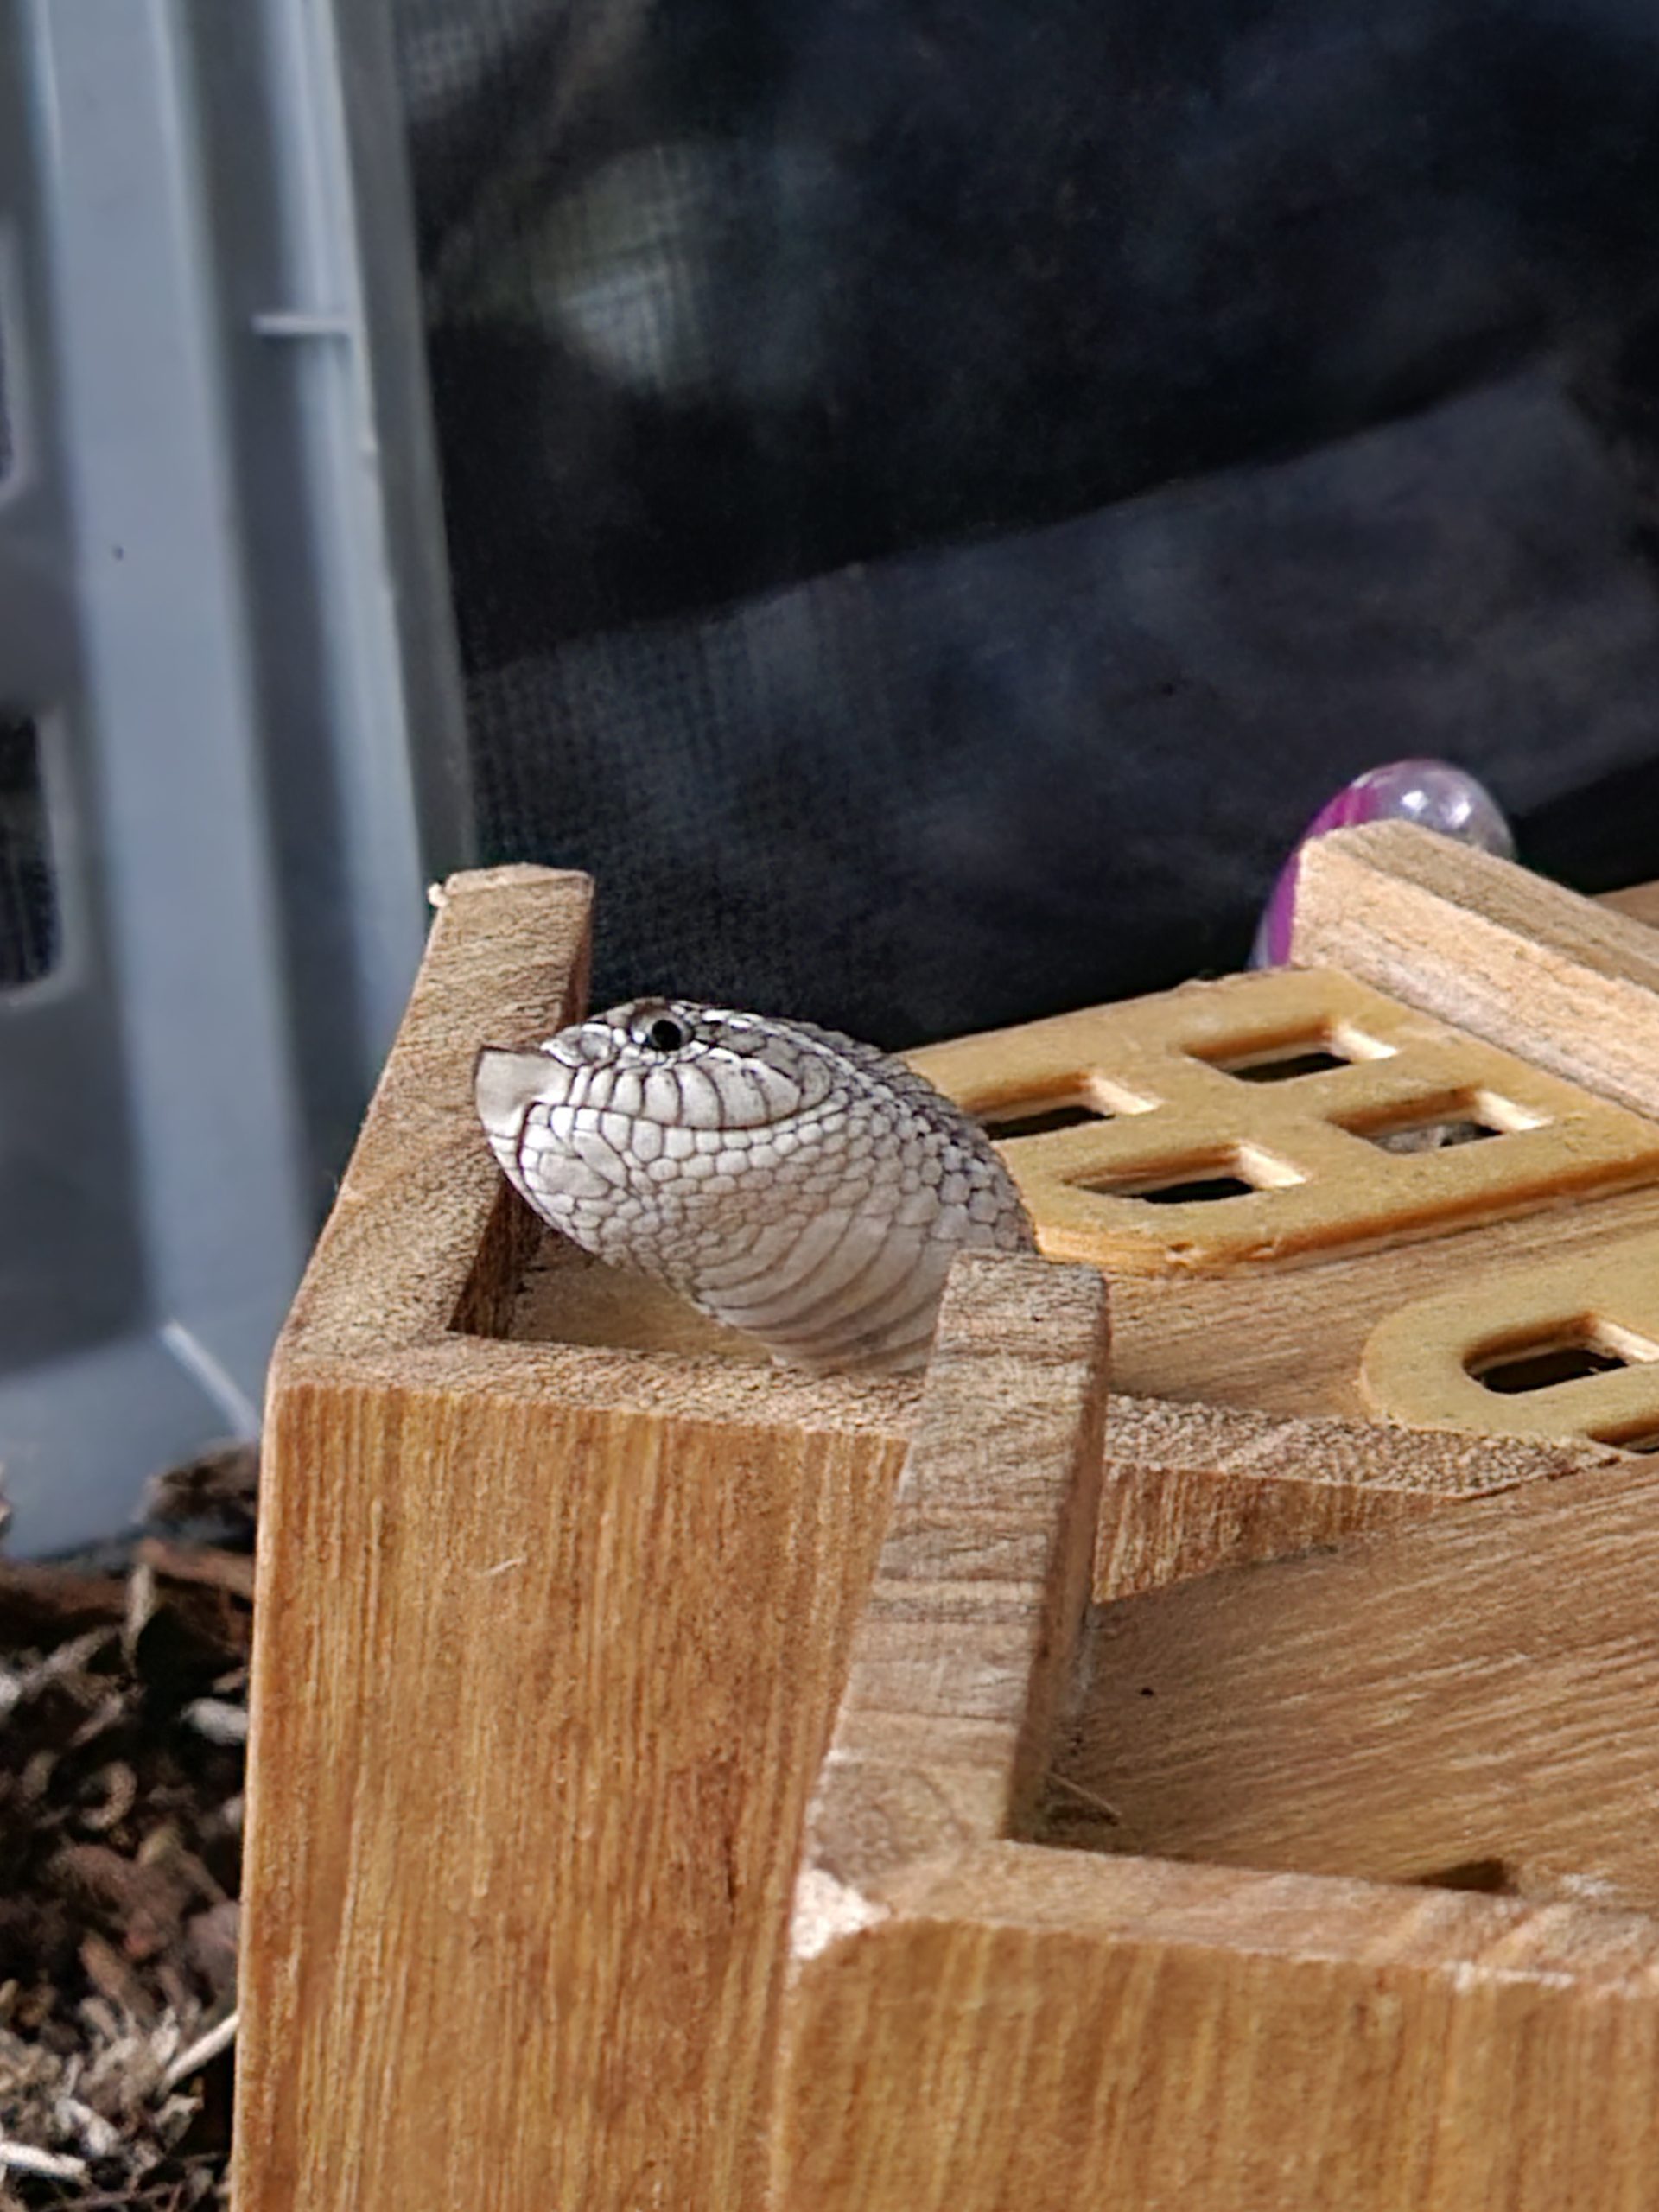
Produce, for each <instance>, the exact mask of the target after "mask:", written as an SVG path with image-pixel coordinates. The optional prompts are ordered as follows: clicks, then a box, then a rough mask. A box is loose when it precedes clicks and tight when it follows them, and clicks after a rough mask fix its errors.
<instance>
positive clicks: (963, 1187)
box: [474, 998, 1035, 1370]
mask: <svg viewBox="0 0 1659 2212" xmlns="http://www.w3.org/2000/svg"><path fill="white" fill-rule="evenodd" d="M474 1096H475V1100H476V1103H477V1108H478V1112H479V1116H480V1120H481V1121H482V1122H483V1124H484V1128H485V1130H486V1134H487V1135H488V1137H489V1140H490V1143H491V1146H492V1147H493V1150H494V1153H495V1156H496V1158H497V1160H499V1163H500V1165H501V1166H502V1168H503V1170H504V1171H505V1173H506V1175H507V1177H508V1178H509V1179H510V1180H511V1181H512V1184H513V1185H514V1186H515V1188H516V1189H517V1190H518V1192H520V1194H521V1195H522V1196H523V1197H524V1198H525V1199H526V1200H527V1201H528V1202H529V1204H530V1205H531V1206H532V1207H533V1208H534V1209H535V1211H537V1213H538V1214H539V1215H541V1217H543V1220H545V1221H547V1222H549V1223H550V1224H551V1225H552V1226H553V1227H554V1228H555V1229H556V1230H560V1231H561V1232H562V1233H563V1235H564V1236H568V1237H569V1238H570V1239H571V1240H572V1242H573V1243H576V1244H579V1245H581V1246H582V1248H583V1249H585V1250H586V1251H588V1252H591V1253H592V1254H594V1256H595V1257H596V1258H598V1259H601V1260H603V1261H607V1262H612V1263H613V1264H615V1265H618V1266H621V1267H626V1268H634V1269H636V1270H638V1271H639V1272H640V1273H642V1274H648V1275H653V1276H655V1277H656V1278H658V1281H662V1282H664V1283H666V1284H668V1285H669V1286H670V1287H671V1288H672V1289H674V1290H676V1291H677V1292H678V1293H679V1294H681V1295H682V1296H683V1297H685V1298H687V1299H689V1300H690V1301H691V1303H692V1304H693V1305H695V1306H699V1307H701V1308H702V1311H703V1312H704V1313H709V1314H712V1315H713V1316H714V1317H715V1319H717V1320H720V1321H723V1322H726V1323H728V1325H732V1326H734V1327H736V1328H739V1329H743V1330H746V1331H747V1332H749V1333H750V1334H751V1335H752V1336H753V1337H755V1338H758V1339H759V1340H760V1342H761V1343H763V1344H765V1345H766V1347H767V1349H768V1350H769V1351H771V1352H772V1356H773V1357H774V1358H776V1359H778V1360H780V1361H782V1362H784V1363H787V1364H790V1365H796V1366H803V1367H809V1368H817V1369H855V1368H866V1369H889V1370H900V1369H905V1368H910V1367H917V1366H920V1365H921V1364H922V1363H924V1361H925V1358H926V1357H927V1349H928V1345H929V1344H930V1342H931V1338H932V1334H933V1328H934V1324H935V1321H936V1319H937V1318H938V1305H939V1299H940V1295H941V1294H942V1292H943V1290H944V1277H945V1272H946V1270H947V1268H949V1266H950V1262H951V1260H952V1258H953V1257H954V1256H955V1255H956V1254H957V1252H959V1251H961V1250H962V1249H963V1248H964V1247H967V1246H974V1245H978V1246H989V1247H993V1248H995V1249H999V1250H1001V1251H1009V1252H1011V1251H1029V1250H1033V1249H1035V1239H1034V1236H1033V1231H1032V1225H1031V1221H1030V1217H1029V1216H1028V1215H1027V1211H1026V1209H1025V1206H1024V1205H1023V1203H1022V1202H1021V1199H1020V1193H1019V1191H1018V1190H1017V1188H1016V1187H1015V1185H1014V1179H1013V1178H1012V1177H1011V1176H1010V1175H1009V1173H1008V1171H1007V1168H1006V1167H1005V1166H1003V1165H1002V1162H1001V1160H1000V1159H999V1158H998V1156H997V1154H996V1153H995V1151H994V1149H993V1148H992V1146H991V1143H990V1141H989V1139H988V1137H987V1136H986V1135H985V1134H984V1132H983V1131H982V1129H981V1128H979V1127H978V1125H977V1124H976V1122H972V1121H970V1120H969V1117H968V1116H966V1115H965V1114H963V1112H962V1111H961V1109H959V1108H958V1107H957V1106H955V1105H953V1104H952V1103H950V1100H949V1099H947V1098H945V1097H944V1096H941V1094H940V1093H939V1092H938V1091H937V1090H935V1089H934V1088H933V1086H932V1084H930V1083H928V1082H926V1081H925V1079H924V1078H923V1077H920V1076H918V1075H917V1074H916V1073H915V1072H914V1071H912V1070H911V1069H910V1068H907V1067H906V1066H905V1065H903V1064H902V1062H900V1061H898V1060H895V1059H892V1058H888V1057H887V1055H886V1054H885V1053H882V1052H878V1051H876V1049H875V1048H874V1046H869V1045H862V1044H859V1043H857V1042H855V1040H854V1039H851V1038H849V1037H842V1036H839V1035H837V1034H836V1033H835V1032H833V1031H830V1030H826V1029H819V1028H816V1027H812V1026H810V1024H808V1023H805V1022H799V1021H785V1020H773V1019H771V1018H769V1017H766V1016H763V1015H760V1014H742V1013H737V1012H734V1011H733V1010H731V1009H729V1008H727V1007H708V1006H699V1005H695V1004H692V1003H691V1002H690V1001H686V1000H683V999H663V998H651V999H638V1000H635V1001H632V1002H631V1003H630V1004H628V1005H626V1006H620V1007H613V1009H612V1010H611V1011H610V1012H609V1013H607V1014H596V1015H594V1016H593V1017H592V1018H591V1019H590V1020H587V1021H582V1022H578V1023H576V1024H575V1025H574V1026H573V1027H570V1028H569V1029H563V1030H561V1031H560V1032H559V1033H558V1034H557V1035H556V1036H555V1037H550V1038H549V1039H547V1040H546V1042H545V1043H543V1044H542V1045H539V1046H535V1047H534V1048H532V1049H528V1050H505V1049H501V1048H499V1047H495V1046H487V1047H486V1049H485V1050H484V1051H483V1052H480V1055H479V1058H478V1064H477V1069H476V1073H475V1078H474Z"/></svg>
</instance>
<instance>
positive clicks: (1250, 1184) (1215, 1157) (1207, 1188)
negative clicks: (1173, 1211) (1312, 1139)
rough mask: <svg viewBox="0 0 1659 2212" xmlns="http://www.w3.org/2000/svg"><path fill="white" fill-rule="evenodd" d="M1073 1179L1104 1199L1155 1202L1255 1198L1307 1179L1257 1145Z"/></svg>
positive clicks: (1178, 1203) (1172, 1203)
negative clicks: (1259, 1149)
mask: <svg viewBox="0 0 1659 2212" xmlns="http://www.w3.org/2000/svg"><path fill="white" fill-rule="evenodd" d="M1305 1180H1306V1177H1304V1176H1303V1175H1302V1174H1301V1173H1300V1172H1299V1171H1298V1170H1297V1169H1296V1168H1294V1167H1292V1166H1289V1165H1288V1163H1287V1162H1286V1161H1285V1160H1275V1159H1274V1158H1273V1156H1272V1155H1271V1154H1268V1153H1265V1152H1258V1151H1257V1150H1256V1149H1255V1147H1254V1146H1253V1145H1238V1146H1236V1147H1233V1149H1232V1150H1230V1151H1228V1152H1220V1153H1206V1154H1198V1155H1193V1154H1189V1155H1188V1156H1187V1157H1186V1158H1185V1159H1184V1160H1169V1161H1167V1162H1166V1163H1165V1165H1164V1166H1161V1167H1156V1168H1147V1167H1146V1166H1141V1167H1138V1168H1128V1169H1125V1170H1124V1171H1123V1172H1122V1173H1121V1174H1093V1175H1088V1176H1081V1175H1080V1176H1077V1177H1076V1178H1074V1179H1072V1186H1073V1188H1074V1189H1077V1190H1081V1191H1097V1192H1100V1193H1101V1195H1102V1196H1103V1197H1106V1198H1138V1199H1140V1200H1141V1202H1142V1203H1143V1204H1144V1205H1154V1206H1185V1205H1216V1204H1217V1203H1218V1202H1220V1201H1222V1200H1224V1199H1227V1198H1255V1196H1256V1195H1257V1194H1258V1193H1259V1192H1263V1191H1281V1190H1287V1189H1289V1188H1290V1186H1291V1185H1293V1184H1296V1183H1300V1182H1304V1181H1305Z"/></svg>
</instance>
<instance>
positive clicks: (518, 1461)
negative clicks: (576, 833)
mask: <svg viewBox="0 0 1659 2212" xmlns="http://www.w3.org/2000/svg"><path fill="white" fill-rule="evenodd" d="M588 897H589V893H588V886H587V885H586V883H585V882H584V881H583V880H582V879H580V878H573V877H569V876H558V875H556V874H551V873H550V872H548V871H542V870H500V871H492V872H489V873H487V874H481V875H474V876H470V877H466V878H461V879H458V880H456V881H455V882H454V884H452V885H451V886H450V887H449V889H448V897H447V899H446V902H445V904H444V906H443V908H442V912H441V913H440V914H439V917H438V919H437V923H436V925H435V931H434V933H433V938H432V943H431V946H430V948H429V953H428V957H427V961H426V963H425V965H424V967H423V971H422V976H421V980H420V982H419V985H418V986H417V988H416V993H415V995H414V998H413V1001H412V1002H411V1005H410V1012H409V1015H408V1019H407V1020H406V1022H405V1025H404V1029H403V1032H402V1033H401V1034H400V1037H399V1039H398V1041H397V1047H396V1049H395V1050H394V1052H393V1053H392V1056H391V1062H390V1064H389V1065H388V1067H387V1070H386V1073H385V1078H384V1079H383V1081H382V1083H381V1084H380V1086H379V1089H378V1092H377V1094H376V1097H375V1101H374V1104H373V1106H372V1109H371V1112H370V1115H369V1117H368V1121H367V1122H366V1124H365V1130H364V1134H363V1137H362V1140H361V1142H360V1143H359V1147H358V1150H357V1153H356V1154H355V1156H354V1158H353V1162H352V1166H351V1168H350V1171H349V1172H348V1173H347V1176H346V1179H345V1182H344V1185H342V1188H341V1191H340V1198H339V1201H338V1203H337V1205H336V1206H335V1209H334V1215H333V1217H332V1218H331V1220H330V1223H329V1225H328V1227H327V1230H326V1231H325V1233H324V1236H323V1237H322V1240H321V1243H320V1245H319V1248H318V1250H317V1254H316V1256H315V1261H314V1263H313V1266H312V1268H311V1269H310V1272H309V1273H308V1276H307V1279H306V1282H305V1284H304V1286H303V1287H302V1291H301V1293H300V1295H299V1297H298V1299H297V1300H296V1306H295V1309H294V1313H293V1317H292V1319H291V1321H290V1324H289V1329H288V1331H287V1332H286V1334H285V1336H284V1338H283V1344H282V1345H281V1347H280V1349H279V1351H278V1354H277V1359H276V1362H275V1363H274V1367H273V1370H272V1377H271V1389H270V1419H269V1423H268V1427H267V1441H266V1451H265V1463H264V1478H263V1484H262V1498H261V1524H260V1548H259V1585H258V1599H257V1609H256V1653H255V1671H254V1691H253V1726H252V1740H251V1776H250V1789H249V1833H248V1845H247V1864H246V1868H245V1923H244V1924H245V1936H244V1954H243V1967H242V1977H243V1980H242V2017H243V2026H242V2031H241V2037H240V2050H239V2060H238V2114H237V2126H236V2172H235V2189H236V2201H237V2203H238V2207H239V2208H240V2212H438V2208H461V2207H465V2208H467V2212H472V2208H474V2207H487V2208H489V2212H532V2208H533V2212H545V2208H546V2207H547V2206H548V2205H549V2204H555V2205H558V2206H566V2205H569V2206H572V2207H575V2206H581V2207H582V2208H583V2212H590V2209H591V2212H639V2208H642V2207H652V2206H664V2207H673V2208H675V2212H681V2208H696V2207H700V2206H706V2207H709V2208H710V2212H741V2208H742V2207H744V2206H746V2205H749V2204H753V2203H755V2202H757V2201H758V2191H759V2187H760V2107H761V2101H762V2096H763V2091H764V2087H765V2083H766V2079H767V2076H768V2075H769V2071H770V2067H771V2062H772V2041H773V2039H772V2034H771V2032H770V2029H769V2025H768V2024H769V2022H770V2020H771V2018H772V2012H773V2010H774V2008H775V2005H776V2003H777V2000H778V1995H779V1988H780V1982H781V1974H782V1967H783V1961H784V1957H785V1948H786V1942H785V1937H786V1929H787V1921H788V1911H789V1904H790V1895H791V1880H792V1877H793V1872H794V1867H795V1861H796V1854H797V1852H798V1842H799V1835H800V1828H801V1822H802V1820H803V1818H804V1810H805V1805H806V1800H807V1795H808V1792H809V1790H810V1787H811V1784H812V1782H813V1778H814V1777H815V1774H816V1772H817V1765H818V1762H819V1759H820V1757H821V1755H822V1751H823V1746H824V1745H825V1743H826V1741H827V1739H828V1735H829V1724H830V1720H831V1718H832V1715H833V1713H834V1709H835V1703H836V1697H837V1696H838V1694H839V1692H840V1689H841V1686H842V1676H843V1672H844V1664H845V1651H846V1646H847V1642H848V1638H849V1635H850V1632H851V1628H852V1623H853V1619H854V1617H855V1612H856V1610H857V1606H858V1604H859V1602H860V1600H861V1597H862V1595H863V1592H864V1590H865V1588H866V1587H867V1586H868V1579H869V1575H870V1573H871V1571H872V1567H873V1564H874V1555H875V1551H876V1548H877V1545H878V1543H879V1541H880V1535H881V1532H882V1530H883V1529H884V1528H885V1526H886V1522H887V1512H888V1507H889V1503H890V1500H891V1496H892V1491H893V1484H894V1483H895V1481H896V1479H897V1476H898V1472H899V1465H900V1463H901V1460H902V1456H903V1452H904V1448H905V1442H906V1433H907V1428H908V1423H909V1419H910V1415H911V1412H912V1408H913V1405H914V1401H915V1390H914V1387H913V1385H901V1384H895V1383H863V1384H860V1383H854V1382H852V1381H850V1380H847V1379H836V1378H825V1379H822V1380H821V1379H818V1378H813V1377H804V1376H784V1375H780V1374H777V1373H775V1372H774V1371H773V1370H771V1369H769V1368H763V1369H757V1368H754V1367H752V1366H745V1365H741V1364H734V1363H730V1362H726V1361H721V1360H719V1359H701V1360H700V1359H697V1358H695V1357H675V1356H671V1355H668V1354H664V1355H663V1356H661V1357H656V1356H653V1355H651V1354H648V1353H643V1352H639V1351H627V1350H615V1349H608V1350H600V1349H591V1350H582V1351H578V1350H575V1349H572V1348H568V1347H566V1348H560V1347H551V1346H544V1345H538V1344H523V1343H515V1342H512V1341H503V1340H500V1338H499V1337H496V1336H493V1335H492V1334H490V1333H487V1332H491V1331H499V1330H501V1329H505V1328H510V1327H511V1326H512V1320H513V1317H514V1315H515V1313H516V1312H517V1310H518V1275H519V1274H520V1272H521V1271H522V1268H523V1266H524V1261H525V1258H526V1256H527V1255H528V1254H529V1252H530V1251H531V1249H533V1248H534V1245H535V1243H536V1242H537V1239H536V1237H535V1236H534V1234H533V1233H527V1217H525V1216H524V1210H523V1209H522V1208H519V1207H518V1205H517V1202H516V1201H511V1202H510V1201H509V1199H508V1198H505V1197H504V1196H503V1195H502V1192H501V1188H500V1180H499V1175H498V1174H497V1172H496V1170H495V1167H494V1164H493V1161H492V1160H490V1158H489V1155H488V1153H487V1150H486V1147H485V1146H484V1143H483V1140H482V1138H481V1136H480V1133H479V1131H478V1129H477V1127H476V1123H475V1121H474V1114H473V1109H472V1103H471V1097H470V1077H471V1067H472V1060H473V1056H474V1052H476V1050H477V1048H478V1046H479V1045H480V1044H481V1043H483V1042H485V1041H489V1040H493V1039H500V1040H501V1041H505V1042H521V1041H524V1039H528V1038H534V1037H537V1036H542V1035H545V1034H547V1033H549V1032H550V1030H551V1029H552V1028H554V1027H556V1026H558V1025H559V1024H560V1023H562V1022H563V1021H565V1020H569V1019H571V1018H573V1016H574V1015H575V1014H577V1013H578V1012H579V1011H580V1010H581V998H582V990H583V988H584V987H585V986H584V974H585V964H586V957H587V917H588ZM452 1321H453V1322H454V1323H455V1324H456V1326H455V1327H453V1328H452V1327H451V1323H452Z"/></svg>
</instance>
